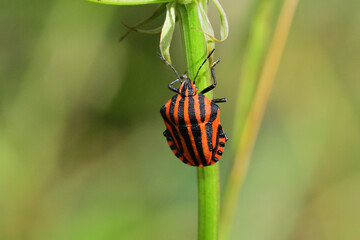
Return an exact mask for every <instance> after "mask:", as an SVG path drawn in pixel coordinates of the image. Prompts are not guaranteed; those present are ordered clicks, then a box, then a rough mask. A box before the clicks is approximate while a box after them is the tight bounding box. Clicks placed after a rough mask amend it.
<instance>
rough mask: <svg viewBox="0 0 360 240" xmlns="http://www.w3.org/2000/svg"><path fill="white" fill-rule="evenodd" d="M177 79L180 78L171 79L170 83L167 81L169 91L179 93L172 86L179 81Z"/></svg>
mask: <svg viewBox="0 0 360 240" xmlns="http://www.w3.org/2000/svg"><path fill="white" fill-rule="evenodd" d="M179 80H180V79H179V78H177V79H175V80H174V81H172V82H171V83H169V89H170V90H171V91H174V92H176V93H179V89H178V88H176V87H174V86H173V84H174V83H176V82H177V81H179Z"/></svg>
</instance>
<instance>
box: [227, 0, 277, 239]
mask: <svg viewBox="0 0 360 240" xmlns="http://www.w3.org/2000/svg"><path fill="white" fill-rule="evenodd" d="M278 3H279V0H275V1H268V0H261V1H258V2H257V4H256V6H255V11H254V16H253V17H252V18H251V19H252V21H251V25H250V29H249V38H248V40H247V46H246V49H245V53H244V62H243V65H242V66H241V71H240V73H241V75H240V79H241V82H240V84H239V89H238V97H237V102H236V109H235V117H234V119H237V120H236V121H235V122H234V133H236V134H233V138H232V139H231V144H232V146H233V149H234V153H233V156H235V154H236V151H237V150H238V149H237V147H238V144H239V142H240V140H241V138H242V136H243V131H244V127H245V126H244V123H245V122H246V119H247V116H248V113H249V111H250V108H251V106H252V101H253V98H254V94H255V92H256V87H257V84H258V79H259V73H260V71H261V67H262V65H263V62H264V57H265V55H266V50H267V49H268V45H269V42H270V37H271V30H272V22H273V21H272V19H274V15H275V8H276V6H277V4H278ZM230 176H231V177H230V178H229V180H228V182H227V184H226V186H225V191H224V200H223V206H222V208H221V216H220V239H221V240H226V239H228V237H229V233H230V229H231V222H232V219H233V218H234V215H235V207H236V203H237V195H238V188H239V183H238V182H236V181H235V180H234V176H233V174H232V175H230ZM240 185H241V183H240Z"/></svg>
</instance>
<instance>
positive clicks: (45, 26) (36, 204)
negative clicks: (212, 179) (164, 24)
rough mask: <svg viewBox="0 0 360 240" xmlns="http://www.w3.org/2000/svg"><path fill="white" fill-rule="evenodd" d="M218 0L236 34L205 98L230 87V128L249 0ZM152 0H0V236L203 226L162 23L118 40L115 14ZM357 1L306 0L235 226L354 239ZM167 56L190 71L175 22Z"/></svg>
mask: <svg viewBox="0 0 360 240" xmlns="http://www.w3.org/2000/svg"><path fill="white" fill-rule="evenodd" d="M221 2H222V4H223V7H224V8H225V10H226V12H227V14H228V18H229V22H230V36H229V39H228V40H227V41H226V43H223V44H217V51H216V57H221V58H222V62H221V64H219V65H218V66H217V69H216V74H217V77H218V83H219V84H218V88H217V89H216V90H215V93H214V95H215V96H216V97H227V98H228V103H226V104H223V105H221V107H222V124H223V126H224V129H225V131H226V132H227V134H228V135H229V137H230V139H231V137H232V136H233V135H234V133H233V132H232V128H233V127H232V126H233V123H234V121H236V120H234V119H233V112H234V109H235V107H236V106H235V102H236V97H237V96H236V94H237V90H236V89H237V86H238V83H239V81H240V80H239V76H240V74H241V73H240V71H239V69H240V66H241V64H242V62H243V53H244V50H245V47H246V44H247V41H246V40H247V37H248V31H249V24H250V23H251V21H252V16H253V13H254V9H255V8H256V4H255V2H256V1H250V0H241V1H230V0H223V1H221ZM155 7H156V6H154V5H151V6H127V7H116V6H103V5H97V4H93V3H88V2H86V1H70V0H62V1H59V0H55V1H45V0H40V1H35V2H34V1H7V0H5V1H1V2H0V239H1V240H13V239H14V240H18V239H21V240H28V239H30V240H53V239H54V240H64V239H66V240H73V239H74V240H75V239H76V240H79V239H86V240H98V239H134V240H137V239H166V240H173V239H174V240H177V239H196V231H197V192H196V171H195V168H192V167H188V166H187V165H184V164H183V163H181V162H180V161H179V160H177V159H176V158H175V157H174V156H173V154H172V152H171V151H170V149H169V147H168V145H167V143H166V141H165V139H164V137H163V136H162V132H163V130H164V124H163V122H162V119H161V117H160V114H159V109H160V107H161V106H162V105H163V104H164V103H165V102H166V101H167V100H168V99H169V98H170V97H171V96H172V93H171V92H170V91H168V90H167V84H168V82H169V81H170V80H173V79H175V76H174V74H173V73H172V72H171V70H170V69H168V68H167V67H166V66H165V65H163V63H162V62H161V60H160V59H159V58H158V57H157V55H156V52H157V51H159V50H158V42H159V36H158V35H142V34H137V33H133V34H130V36H129V37H128V38H127V39H126V40H124V41H123V42H121V43H119V42H118V39H119V38H120V36H121V34H123V33H124V32H125V31H126V29H125V28H124V27H123V26H122V25H121V22H122V21H124V22H126V23H128V24H133V23H136V22H138V21H140V20H142V19H143V18H144V17H146V16H148V15H150V14H151V13H152V11H153V10H154V9H155ZM359 9H360V2H359V1H355V0H346V1H335V0H328V1H325V0H300V2H299V6H298V9H297V12H296V15H295V18H294V22H293V25H292V28H291V31H290V35H289V39H288V43H287V46H286V48H285V52H284V56H283V59H282V62H281V65H280V69H279V73H278V75H277V78H276V81H275V86H274V89H273V92H272V95H271V98H270V102H269V105H268V109H267V112H266V115H265V119H264V122H263V125H262V128H261V130H260V133H259V138H258V141H257V144H256V146H255V149H254V155H253V159H252V162H251V165H250V169H249V173H248V177H247V179H246V181H245V184H244V188H243V191H242V193H241V196H240V198H239V201H238V209H237V212H236V219H235V222H234V228H233V231H232V234H231V239H247V240H285V239H289V240H290V239H291V240H303V239H306V240H312V239H314V240H315V239H316V240H323V239H326V240H338V239H342V240H355V239H356V240H357V239H360V227H359V226H360V147H359V146H360V81H359V75H360V68H359V63H360V28H359V27H358V25H359V22H360V14H359ZM210 10H211V11H210V12H211V19H212V21H213V22H215V25H218V23H217V22H218V16H217V14H216V11H215V10H214V8H213V7H211V9H210ZM161 21H162V18H161V19H159V20H158V21H157V22H155V23H153V24H150V27H151V26H158V25H160V24H161ZM216 23H217V24H216ZM172 58H173V60H174V65H175V66H176V68H177V69H178V70H179V72H183V71H185V69H184V66H185V64H184V62H183V60H182V59H183V53H182V45H181V35H180V33H179V31H178V29H177V31H176V33H175V36H174V41H173V45H172ZM229 146H230V145H229ZM231 151H232V150H231V148H230V147H228V149H227V151H226V152H225V154H224V157H223V158H222V161H221V163H220V169H221V180H222V184H224V182H225V180H226V177H227V175H228V173H229V168H230V166H231V164H230V163H231V158H230V156H231V154H230V153H231Z"/></svg>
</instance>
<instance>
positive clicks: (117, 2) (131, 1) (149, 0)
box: [88, 0, 174, 5]
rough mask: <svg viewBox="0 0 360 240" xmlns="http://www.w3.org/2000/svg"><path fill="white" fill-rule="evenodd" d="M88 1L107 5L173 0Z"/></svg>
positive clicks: (167, 0) (171, 0)
mask: <svg viewBox="0 0 360 240" xmlns="http://www.w3.org/2000/svg"><path fill="white" fill-rule="evenodd" d="M88 1H89V2H95V3H101V4H109V5H142V4H154V3H165V2H173V1H174V0H88Z"/></svg>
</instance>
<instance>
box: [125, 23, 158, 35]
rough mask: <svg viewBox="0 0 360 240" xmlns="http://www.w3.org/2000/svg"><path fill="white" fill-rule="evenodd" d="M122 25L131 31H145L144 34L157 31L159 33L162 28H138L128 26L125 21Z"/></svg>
mask: <svg viewBox="0 0 360 240" xmlns="http://www.w3.org/2000/svg"><path fill="white" fill-rule="evenodd" d="M123 25H124V26H125V27H127V28H128V29H129V30H131V31H134V32H139V33H146V34H157V33H161V30H162V26H160V27H157V28H153V29H140V28H136V27H131V26H128V25H126V24H125V23H123Z"/></svg>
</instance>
